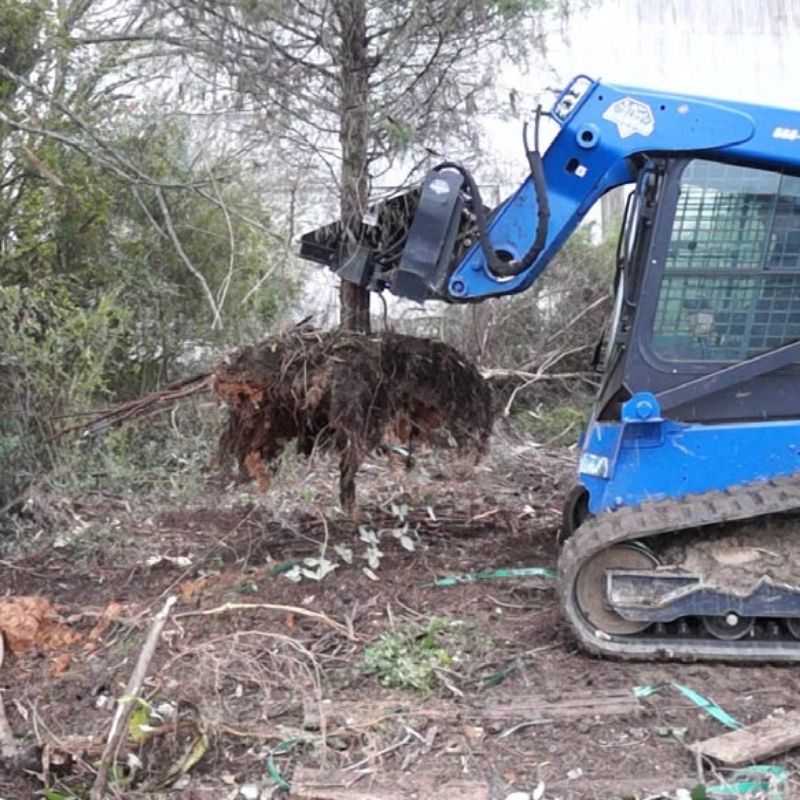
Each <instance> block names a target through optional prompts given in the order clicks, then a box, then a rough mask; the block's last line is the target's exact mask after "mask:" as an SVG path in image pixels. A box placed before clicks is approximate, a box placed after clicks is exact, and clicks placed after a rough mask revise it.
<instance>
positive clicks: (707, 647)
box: [301, 76, 800, 662]
mask: <svg viewBox="0 0 800 800" xmlns="http://www.w3.org/2000/svg"><path fill="white" fill-rule="evenodd" d="M547 115H548V116H549V117H550V119H551V120H553V121H555V122H556V123H557V124H558V126H559V127H560V130H559V133H558V135H557V136H556V138H555V139H554V140H553V141H552V143H551V144H550V146H549V147H548V148H547V150H546V152H545V153H543V154H541V153H540V152H539V148H538V144H536V143H535V144H534V145H533V146H531V147H529V146H528V143H527V138H526V145H525V149H526V153H527V157H528V163H529V166H530V174H529V176H528V177H527V178H526V179H525V181H524V182H523V183H522V185H521V186H520V187H519V188H518V189H517V190H516V192H514V193H513V194H512V195H511V196H510V197H508V198H507V199H506V200H505V201H504V202H503V203H501V204H500V205H499V206H498V207H497V208H496V209H494V210H491V211H490V210H489V209H487V208H486V207H485V206H484V204H483V202H482V200H481V197H480V193H479V191H478V187H477V186H476V184H475V181H474V179H473V178H472V176H471V175H470V173H469V172H468V171H467V170H466V169H464V168H463V167H462V166H460V165H459V164H455V163H444V164H441V165H439V166H438V167H436V168H435V169H434V170H432V171H431V172H430V173H429V174H428V176H427V178H426V179H425V180H424V182H423V183H422V184H421V186H419V187H416V188H414V189H412V190H410V191H408V192H406V193H403V194H399V195H397V196H395V197H392V198H390V199H388V200H386V201H384V202H382V203H381V204H380V205H379V206H376V207H375V208H374V209H373V213H372V214H371V215H370V216H369V218H368V219H366V220H365V222H364V223H363V228H362V230H361V231H360V233H359V235H358V236H356V237H355V239H356V241H355V242H354V241H353V239H352V237H350V238H349V239H348V241H344V240H345V238H346V237H345V236H344V235H343V233H342V226H341V223H332V224H331V225H328V226H325V227H322V228H319V229H317V230H316V231H312V232H310V233H308V234H306V235H305V236H304V237H303V238H302V241H301V255H302V256H303V257H304V258H307V259H309V260H311V261H315V262H317V263H321V264H324V265H326V266H327V267H329V268H331V269H332V270H334V271H335V272H336V273H337V274H339V275H340V276H341V277H342V279H343V280H347V281H351V282H354V283H357V284H359V285H361V286H363V287H367V288H369V289H371V290H374V291H382V290H384V289H388V290H389V291H391V292H393V293H394V294H396V295H398V296H400V297H405V298H410V299H412V300H415V301H425V300H429V299H434V300H443V301H446V302H450V303H467V302H477V301H481V300H484V299H486V298H489V297H497V296H500V295H508V294H514V293H516V292H522V291H525V289H527V288H528V287H529V286H531V285H532V283H533V282H534V281H535V280H536V278H537V277H538V276H539V275H540V274H541V273H542V271H543V270H544V269H545V268H546V267H547V265H548V263H550V261H551V260H552V258H553V257H554V256H555V255H556V254H557V253H558V251H559V249H560V248H561V246H562V245H563V244H564V242H565V241H566V240H567V238H568V237H569V236H570V234H571V233H572V231H574V230H575V227H576V226H577V225H578V224H579V223H580V221H581V219H582V218H583V217H584V216H585V215H586V213H587V212H588V211H589V209H590V208H591V207H592V205H593V204H594V203H595V202H596V201H597V200H598V199H599V198H600V197H601V196H602V195H603V194H604V193H606V192H608V191H609V190H611V189H613V188H615V187H618V186H623V185H630V186H631V191H630V194H629V196H628V201H627V205H626V208H625V214H624V219H623V226H622V232H621V236H620V239H619V245H618V249H617V266H616V276H615V281H614V297H615V299H614V304H613V310H612V313H611V319H610V320H609V325H608V333H607V338H606V342H605V357H604V369H603V379H602V385H601V388H600V390H599V392H598V395H597V398H596V402H595V404H594V408H593V410H592V414H591V418H590V421H589V424H588V428H587V430H586V431H585V433H584V435H583V437H582V441H581V454H580V462H579V467H578V480H577V484H576V486H575V488H574V489H573V490H572V492H571V493H570V494H569V497H568V499H567V502H566V506H565V509H564V523H563V531H562V542H561V550H560V555H559V592H560V598H561V605H562V609H563V612H564V614H565V616H566V618H567V620H568V621H569V623H570V625H571V627H572V629H573V631H574V633H575V635H576V637H577V639H578V641H579V642H580V643H581V644H582V645H583V646H584V647H585V648H586V649H588V650H590V651H593V652H595V653H599V654H604V655H608V656H614V657H622V658H625V657H628V658H644V659H647V658H652V659H656V658H678V659H725V660H731V661H737V662H744V661H786V662H792V661H800V544H799V543H800V538H798V537H800V516H798V514H797V512H798V510H800V112H798V111H790V110H784V109H780V108H768V107H761V106H756V105H746V104H742V103H734V102H727V101H716V100H712V99H708V98H701V97H689V96H678V95H671V94H662V93H657V92H653V91H648V90H645V89H636V88H629V87H621V86H611V85H607V84H604V83H602V82H599V81H594V80H591V79H590V78H587V77H586V76H578V77H576V78H575V79H573V80H572V82H571V83H570V84H569V86H568V87H567V88H566V89H565V90H564V91H563V92H562V93H561V94H560V95H559V96H558V98H557V99H556V101H555V103H554V105H553V107H552V109H551V110H550V111H549V112H547ZM538 121H539V120H538V114H537V123H536V126H537V131H536V134H537V135H536V136H535V137H534V142H536V140H538Z"/></svg>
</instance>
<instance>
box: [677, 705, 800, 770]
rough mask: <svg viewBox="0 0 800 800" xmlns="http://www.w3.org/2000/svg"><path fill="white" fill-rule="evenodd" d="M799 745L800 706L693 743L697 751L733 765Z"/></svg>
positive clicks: (693, 748) (691, 747)
mask: <svg viewBox="0 0 800 800" xmlns="http://www.w3.org/2000/svg"><path fill="white" fill-rule="evenodd" d="M795 747H800V710H796V711H790V712H789V713H787V714H781V715H773V716H770V717H767V718H766V719H762V720H761V721H760V722H756V723H754V724H753V725H748V726H746V727H744V728H740V729H739V730H736V731H731V732H729V733H723V734H721V735H720V736H714V737H713V738H711V739H706V740H704V741H702V742H695V743H694V744H692V745H690V748H689V749H690V750H692V751H693V752H695V753H700V754H701V755H704V756H708V757H709V758H713V759H714V760H715V761H719V762H720V763H722V764H727V765H729V766H732V767H736V766H740V765H743V764H752V763H753V762H756V761H760V760H761V759H763V758H768V757H770V756H774V755H777V754H778V753H785V752H786V751H787V750H792V749H793V748H795Z"/></svg>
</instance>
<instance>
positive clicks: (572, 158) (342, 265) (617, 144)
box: [301, 75, 800, 302]
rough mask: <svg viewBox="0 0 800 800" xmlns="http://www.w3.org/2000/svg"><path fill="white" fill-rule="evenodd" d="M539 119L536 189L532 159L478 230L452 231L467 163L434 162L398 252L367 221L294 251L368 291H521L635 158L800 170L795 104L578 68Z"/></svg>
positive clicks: (432, 294) (465, 207)
mask: <svg viewBox="0 0 800 800" xmlns="http://www.w3.org/2000/svg"><path fill="white" fill-rule="evenodd" d="M547 116H548V117H549V118H550V119H552V120H554V121H555V122H556V123H557V124H558V125H559V127H560V131H559V132H558V134H557V136H556V137H555V139H554V140H553V141H552V143H551V144H550V146H549V147H548V149H547V151H546V152H545V153H544V154H543V155H542V156H539V154H538V152H537V153H536V154H535V156H536V158H537V159H538V160H539V165H540V174H539V175H538V184H539V185H538V187H537V175H536V172H535V170H534V169H533V166H534V165H533V163H532V164H531V166H532V173H531V176H529V177H528V178H527V179H526V180H525V181H524V182H523V183H522V185H521V186H520V187H519V189H518V190H517V191H516V192H515V193H514V194H512V195H511V196H510V197H509V198H507V199H506V200H505V201H504V202H503V203H502V204H501V205H500V206H499V207H498V208H497V209H495V211H494V212H493V213H492V215H491V217H490V218H489V221H488V224H487V225H486V229H485V230H477V232H475V231H473V233H472V234H471V235H469V236H463V235H462V236H461V237H460V239H459V235H458V234H459V229H460V230H461V231H462V232H463V229H464V227H465V226H464V221H463V220H464V217H465V215H466V216H467V217H468V218H470V219H471V220H473V221H474V219H475V215H474V214H470V204H472V206H473V209H472V210H473V211H474V210H475V209H474V206H475V205H477V203H478V202H479V200H478V199H476V198H474V197H473V198H470V197H469V195H470V194H471V192H470V190H469V186H470V184H471V185H472V187H474V182H472V181H471V178H470V176H469V174H468V173H467V172H466V170H464V169H463V168H461V167H459V166H458V165H453V164H445V165H441V166H440V167H438V168H436V169H435V170H434V171H433V172H431V173H430V174H429V175H428V177H427V178H426V180H425V181H424V183H423V184H422V187H421V189H419V190H418V193H419V196H418V199H417V202H416V203H415V204H412V205H411V206H410V207H404V209H403V212H401V215H402V213H407V214H410V215H411V219H410V225H406V227H405V229H404V230H403V231H402V234H401V235H400V237H399V239H400V248H399V249H400V250H401V251H402V255H401V256H400V257H399V259H396V260H394V261H392V260H391V259H388V258H386V257H385V254H384V253H382V252H381V247H382V246H381V245H380V244H377V243H376V242H377V241H378V240H379V239H380V237H379V236H377V235H375V234H374V233H371V231H370V228H369V225H365V228H364V235H363V236H362V237H360V239H361V243H360V244H359V245H358V246H356V247H353V246H352V245H350V246H347V247H345V246H343V241H342V240H344V239H346V238H347V237H344V236H342V237H340V239H339V240H338V241H337V243H333V244H331V243H330V241H329V242H328V245H329V246H321V245H320V236H319V233H320V231H323V232H327V233H326V234H325V235H324V236H323V237H322V239H323V240H324V239H325V238H326V236H327V237H328V239H330V238H331V236H333V238H334V239H335V238H336V234H332V233H331V232H330V229H331V227H332V226H327V228H323V229H320V231H315V232H313V233H312V234H307V235H306V236H305V237H303V243H302V246H301V255H302V256H304V257H306V258H309V259H311V260H314V261H318V262H321V263H324V264H326V265H327V266H329V267H331V268H332V269H334V270H335V271H336V272H338V273H339V274H340V275H341V277H342V278H343V279H345V280H351V281H353V282H356V283H360V284H361V285H362V286H367V287H368V288H370V289H375V290H381V289H385V288H388V289H389V290H390V291H392V292H393V293H394V294H397V295H399V296H403V297H408V298H411V299H414V300H426V299H439V300H446V301H449V302H469V301H476V300H481V299H485V298H487V297H491V296H497V295H506V294H513V293H515V292H520V291H523V290H524V289H526V288H528V287H529V286H530V285H531V284H532V283H533V281H534V280H535V279H536V278H537V276H538V275H539V274H540V273H541V272H542V270H544V268H545V267H546V266H547V264H548V263H549V262H550V261H551V260H552V258H553V257H554V256H555V254H556V253H557V252H558V251H559V249H560V248H561V246H562V245H563V244H564V242H565V241H566V240H567V239H568V238H569V236H570V234H571V233H572V232H573V231H574V230H575V228H576V227H577V225H578V224H579V223H580V222H581V220H582V219H583V218H584V216H585V215H586V213H587V212H588V211H589V209H590V208H591V207H592V205H593V204H594V203H595V202H596V201H597V200H598V199H599V198H600V197H601V196H602V195H603V194H605V193H606V192H607V191H608V190H610V189H612V188H614V187H616V186H620V185H622V184H626V183H632V182H634V181H635V180H636V174H637V170H638V169H639V167H640V165H641V163H642V161H643V159H644V158H647V157H653V156H658V155H662V156H682V155H691V154H700V153H704V154H706V155H712V156H713V157H714V158H718V159H723V160H730V161H732V162H734V163H737V162H746V163H749V164H754V163H755V164H779V165H781V166H783V167H789V168H790V169H792V168H796V167H800V113H798V112H797V111H788V110H782V109H777V108H769V107H760V106H753V105H747V104H742V103H736V102H729V101H715V100H713V99H709V98H701V97H690V96H680V95H673V94H664V93H658V92H653V91H650V90H646V89H637V88H628V87H622V86H613V85H608V84H604V83H602V82H600V81H595V80H592V79H590V78H588V77H586V76H585V75H579V76H577V77H575V78H574V79H573V80H572V81H571V82H570V84H569V85H568V86H567V88H566V89H564V91H562V92H561V94H560V95H559V96H558V98H557V99H556V101H555V103H554V104H553V107H552V109H551V110H550V111H549V112H548V113H547ZM530 157H531V154H530V153H529V160H530ZM537 190H538V191H537ZM465 194H466V196H467V197H466V200H465V197H464V196H465ZM543 194H544V196H545V197H546V203H547V205H548V206H549V208H548V212H549V221H548V222H547V225H546V229H545V230H543V229H542V226H541V224H540V223H541V220H540V219H539V216H540V215H539V212H540V211H541V208H540V206H541V205H542V204H540V203H539V202H537V197H539V198H542V197H543ZM456 196H460V197H461V200H457V199H456ZM392 202H393V201H391V200H390V201H389V203H392ZM372 216H373V217H377V222H376V221H375V220H374V219H373V221H372V222H371V223H370V224H372V225H373V226H376V227H380V226H381V225H386V224H387V223H386V220H385V219H382V218H381V213H380V210H379V212H378V213H377V214H374V215H372ZM384 216H385V217H387V218H388V214H384ZM394 217H395V220H396V217H397V214H396V213H395V214H394ZM457 217H460V222H458V221H456V218H457ZM478 222H480V220H478ZM473 227H474V226H473ZM352 238H353V237H352V236H351V237H350V239H352ZM357 238H358V237H357ZM384 238H385V237H384ZM397 238H398V237H395V240H394V241H393V243H392V247H393V249H394V251H395V252H397V251H398V243H397ZM537 238H538V240H539V241H538V242H537V241H536V240H537ZM534 245H536V246H535V247H534ZM388 249H389V248H388V247H387V250H388ZM534 251H535V252H534ZM487 253H490V255H491V257H492V259H493V260H494V262H495V264H496V263H497V259H500V260H502V261H503V262H505V263H506V265H507V266H506V267H505V269H504V270H502V274H498V273H497V272H496V271H493V269H492V268H491V265H490V264H488V263H487ZM526 255H528V256H529V258H528V259H527V261H528V262H530V263H527V264H526V263H525V261H526V259H525V256H526ZM531 256H534V257H532V258H531Z"/></svg>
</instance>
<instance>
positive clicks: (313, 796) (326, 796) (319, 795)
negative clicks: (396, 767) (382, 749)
mask: <svg viewBox="0 0 800 800" xmlns="http://www.w3.org/2000/svg"><path fill="white" fill-rule="evenodd" d="M289 797H291V798H292V800H416V799H417V798H418V799H419V800H422V798H425V800H454V798H458V800H490V794H489V787H488V786H487V784H486V782H485V781H471V780H448V781H446V782H441V781H439V780H437V779H436V777H435V776H425V775H421V776H414V775H409V773H407V772H402V773H401V772H398V773H396V774H395V775H392V774H391V773H385V772H383V773H380V774H370V775H359V774H357V773H353V772H345V771H344V770H330V769H306V768H305V767H298V768H297V769H296V770H295V771H294V775H293V776H292V790H291V792H290V793H289Z"/></svg>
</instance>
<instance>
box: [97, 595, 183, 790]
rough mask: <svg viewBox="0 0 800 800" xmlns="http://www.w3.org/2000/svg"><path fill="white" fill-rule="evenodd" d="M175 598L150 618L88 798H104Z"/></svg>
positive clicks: (165, 603) (169, 600)
mask: <svg viewBox="0 0 800 800" xmlns="http://www.w3.org/2000/svg"><path fill="white" fill-rule="evenodd" d="M177 599H178V598H177V597H175V596H174V595H172V596H170V597H168V598H167V599H166V600H165V601H164V605H163V606H162V607H161V610H160V611H159V612H158V614H156V615H155V617H154V618H153V623H152V625H151V626H150V630H149V631H148V632H147V638H146V639H145V642H144V645H143V646H142V649H141V651H140V653H139V659H138V660H137V662H136V666H135V667H134V669H133V672H132V673H131V677H130V679H129V680H128V685H127V686H126V687H125V694H124V695H123V696H122V697H121V698H120V699H119V700H118V701H117V709H116V711H115V712H114V718H113V719H112V720H111V728H110V730H109V732H108V739H107V741H106V746H105V748H104V750H103V755H102V757H101V758H100V766H99V767H98V768H97V776H96V777H95V780H94V783H93V784H92V790H91V792H90V793H89V797H90V800H103V797H104V796H105V793H106V787H107V784H108V773H109V770H110V768H111V763H112V761H113V760H114V758H115V757H116V754H117V750H118V749H119V746H120V744H121V742H122V737H123V736H124V735H125V732H126V730H127V728H128V720H129V719H130V716H131V713H132V712H133V709H134V701H135V700H136V699H137V698H138V696H139V692H140V691H141V689H142V684H143V683H144V679H145V678H146V677H147V671H148V669H149V667H150V662H151V661H152V660H153V656H154V655H155V652H156V648H157V647H158V642H159V639H160V638H161V632H162V631H163V630H164V626H165V625H166V623H167V618H168V617H169V612H170V611H171V610H172V607H173V606H174V605H175V603H176V602H177Z"/></svg>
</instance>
